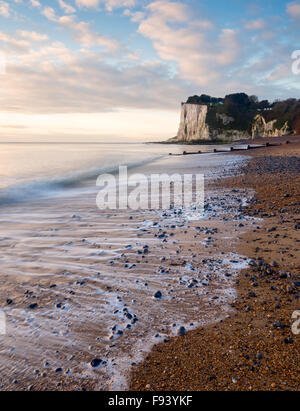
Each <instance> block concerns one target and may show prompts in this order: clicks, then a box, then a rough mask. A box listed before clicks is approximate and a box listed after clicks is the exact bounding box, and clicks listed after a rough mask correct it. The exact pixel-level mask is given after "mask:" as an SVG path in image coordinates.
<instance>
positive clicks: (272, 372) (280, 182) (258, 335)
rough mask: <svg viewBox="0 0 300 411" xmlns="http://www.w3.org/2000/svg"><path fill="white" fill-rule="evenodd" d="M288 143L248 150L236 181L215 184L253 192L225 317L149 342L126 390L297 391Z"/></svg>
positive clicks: (296, 240) (298, 257) (294, 167)
mask: <svg viewBox="0 0 300 411" xmlns="http://www.w3.org/2000/svg"><path fill="white" fill-rule="evenodd" d="M291 140H292V139H291ZM277 141H282V142H284V141H286V138H285V139H277ZM292 141H293V143H292V144H291V145H286V144H283V145H282V146H280V147H274V148H267V149H259V150H256V151H253V152H251V153H250V154H249V153H247V155H248V156H249V155H250V156H251V160H250V162H249V164H247V166H246V167H242V169H241V172H242V174H243V175H242V176H237V177H235V178H228V179H226V180H222V181H218V182H215V185H214V187H215V188H216V187H219V188H223V189H228V188H231V189H233V190H237V191H238V190H241V189H243V190H246V191H247V190H249V191H250V192H252V191H253V190H255V193H256V194H255V196H254V198H253V199H252V201H251V202H250V204H249V205H247V207H246V208H245V209H244V210H243V212H244V213H245V216H247V217H251V218H253V217H254V218H256V219H257V220H256V221H254V222H252V224H253V225H252V227H251V229H248V230H247V232H246V233H243V232H242V231H241V232H240V233H238V234H235V235H236V236H237V237H238V241H236V242H234V243H232V245H233V246H234V250H235V252H237V253H238V254H241V255H245V256H247V258H249V259H250V264H249V267H248V268H247V269H245V270H243V271H241V273H240V275H239V276H238V278H237V279H236V281H235V286H236V290H237V297H236V299H235V301H233V302H232V305H231V308H232V312H231V313H230V314H229V315H228V316H227V318H225V319H224V320H221V321H219V322H216V323H215V324H211V325H209V326H207V327H200V328H198V329H196V330H193V331H191V332H189V333H187V334H186V335H185V336H181V337H176V338H173V339H171V340H169V341H168V342H166V343H164V344H159V345H156V346H155V347H154V349H153V351H152V352H151V354H150V355H148V356H147V358H146V360H145V361H144V362H143V363H142V364H140V365H139V366H138V367H136V369H135V370H134V372H133V373H132V378H131V384H130V389H131V390H149V391H151V390H153V391H154V390H209V391H214V390H230V391H233V390H245V391H251V390H299V389H300V351H299V348H300V345H299V342H300V336H299V335H294V334H293V333H292V330H291V327H292V323H293V322H294V321H295V320H292V318H291V317H292V313H293V312H294V311H295V310H299V309H300V301H299V297H300V194H299V193H300V143H299V139H296V138H294V139H293V140H292ZM258 142H259V140H258ZM242 224H243V223H242ZM248 228H249V227H248ZM240 229H241V230H242V229H243V227H242V225H241V228H240Z"/></svg>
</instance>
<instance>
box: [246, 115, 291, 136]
mask: <svg viewBox="0 0 300 411" xmlns="http://www.w3.org/2000/svg"><path fill="white" fill-rule="evenodd" d="M276 122H277V120H272V121H269V122H266V120H265V119H264V117H263V116H262V115H261V114H258V115H257V116H256V117H255V118H254V123H253V126H252V138H253V139H254V138H259V137H280V136H286V135H287V134H289V126H288V123H287V122H285V124H284V125H283V127H281V128H276V127H275V124H276Z"/></svg>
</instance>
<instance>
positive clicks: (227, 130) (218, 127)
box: [170, 103, 290, 143]
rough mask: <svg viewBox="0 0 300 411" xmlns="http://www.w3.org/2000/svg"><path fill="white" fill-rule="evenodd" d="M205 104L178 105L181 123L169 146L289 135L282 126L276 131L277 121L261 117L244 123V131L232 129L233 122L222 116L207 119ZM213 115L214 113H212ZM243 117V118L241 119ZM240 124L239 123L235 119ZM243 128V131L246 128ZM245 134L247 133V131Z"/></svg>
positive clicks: (234, 121) (221, 114) (232, 119)
mask: <svg viewBox="0 0 300 411" xmlns="http://www.w3.org/2000/svg"><path fill="white" fill-rule="evenodd" d="M213 109H214V108H213V107H208V106H207V105H205V104H195V103H183V104H182V105H181V119H180V125H179V130H178V134H177V136H176V137H174V138H173V139H171V140H170V142H176V141H180V142H187V143H188V142H193V141H199V140H212V141H214V140H219V141H228V142H229V141H239V140H247V139H251V137H252V139H254V138H258V137H262V138H264V137H265V138H269V137H278V136H284V135H287V134H289V132H290V129H289V126H288V123H287V122H286V123H285V124H284V125H283V127H281V128H279V127H278V126H277V127H276V122H277V120H276V119H275V120H272V121H269V122H266V120H265V119H264V117H263V116H262V115H261V114H258V115H256V116H255V117H254V119H253V120H251V119H249V117H248V118H247V119H246V118H245V122H248V123H247V124H245V127H243V128H244V130H238V129H236V128H235V127H234V126H235V123H236V119H235V118H234V117H231V116H228V115H227V114H225V113H218V112H216V113H215V114H214V116H215V119H214V118H213V117H212V116H211V112H210V113H209V114H210V116H208V110H213ZM215 111H216V110H215ZM245 117H246V116H245ZM239 122H240V123H241V119H239ZM246 126H247V127H246ZM247 129H248V130H249V132H248V131H247Z"/></svg>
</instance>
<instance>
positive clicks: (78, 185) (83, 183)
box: [0, 155, 164, 207]
mask: <svg viewBox="0 0 300 411" xmlns="http://www.w3.org/2000/svg"><path fill="white" fill-rule="evenodd" d="M163 157H164V155H160V156H156V157H151V158H148V159H144V160H141V161H135V162H131V163H122V164H113V165H110V166H106V167H103V168H99V169H92V170H88V171H86V170H85V171H76V172H73V173H68V174H66V175H64V176H59V177H53V178H39V179H36V180H26V181H22V182H18V183H14V184H11V185H9V186H7V187H4V188H1V189H0V207H1V206H6V205H10V204H15V203H21V202H28V201H31V200H38V199H42V198H52V197H56V196H62V195H72V190H73V194H76V191H75V190H76V189H77V190H79V189H83V188H84V187H86V188H88V182H90V181H92V180H95V183H96V179H97V177H98V176H99V175H100V174H104V173H110V174H117V173H118V171H119V167H120V166H121V165H124V166H127V167H128V169H129V170H130V169H133V168H136V167H140V166H143V165H145V164H149V163H152V162H153V161H155V160H158V159H160V158H163ZM94 186H95V184H94V185H93V187H94Z"/></svg>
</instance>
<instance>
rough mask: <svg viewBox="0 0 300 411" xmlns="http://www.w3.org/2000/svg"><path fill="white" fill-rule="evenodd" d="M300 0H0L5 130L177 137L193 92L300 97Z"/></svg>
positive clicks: (10, 134)
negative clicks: (297, 58)
mask: <svg viewBox="0 0 300 411" xmlns="http://www.w3.org/2000/svg"><path fill="white" fill-rule="evenodd" d="M299 39H300V1H292V2H291V1H283V0H276V1H274V0H264V1H260V0H249V1H246V0H226V1H224V0H174V1H171V0H157V1H155V0H154V1H151V0H44V1H43V0H0V140H8V139H22V138H23V137H24V138H25V137H38V138H40V137H41V138H47V139H49V138H58V139H60V138H61V139H63V138H74V139H76V138H79V139H90V138H96V139H101V140H104V141H111V140H114V141H125V140H126V141H127V140H130V141H136V140H139V141H152V140H153V141H154V140H160V139H164V138H168V137H173V136H174V135H175V134H176V132H177V128H178V124H179V114H180V103H181V102H182V101H185V100H186V99H187V97H188V96H190V95H194V94H198V95H200V94H202V93H204V94H209V95H212V96H216V97H224V96H225V95H226V94H229V93H234V92H242V91H243V92H246V93H247V94H249V95H253V94H255V95H257V96H258V97H259V98H260V99H265V98H268V99H269V100H274V99H278V98H279V99H284V98H288V97H296V98H300V74H299V75H297V74H294V73H293V72H292V64H293V60H292V53H293V52H294V51H295V50H300V41H299Z"/></svg>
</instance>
